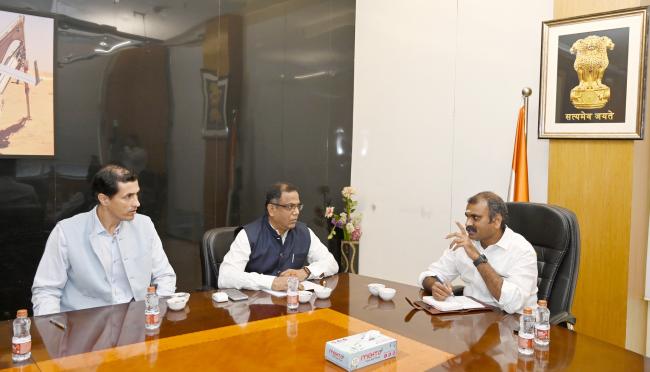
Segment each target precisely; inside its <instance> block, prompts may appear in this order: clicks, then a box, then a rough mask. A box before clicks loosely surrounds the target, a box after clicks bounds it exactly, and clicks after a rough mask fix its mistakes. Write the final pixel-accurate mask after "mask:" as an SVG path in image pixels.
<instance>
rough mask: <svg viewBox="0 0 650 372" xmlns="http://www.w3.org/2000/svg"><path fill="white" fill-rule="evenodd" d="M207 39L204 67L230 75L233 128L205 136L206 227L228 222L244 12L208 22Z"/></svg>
mask: <svg viewBox="0 0 650 372" xmlns="http://www.w3.org/2000/svg"><path fill="white" fill-rule="evenodd" d="M205 27H206V32H205V36H204V40H203V68H204V69H206V70H210V71H212V72H213V73H215V74H216V75H217V76H219V78H222V77H228V96H227V97H226V102H227V107H226V112H224V113H223V114H224V115H225V116H226V117H227V122H228V126H229V127H230V129H231V131H230V132H229V134H228V136H225V137H206V138H205V166H204V172H205V177H204V181H203V189H204V192H203V197H204V202H203V203H204V207H203V215H204V228H205V229H206V230H207V229H210V228H213V227H220V226H226V223H227V221H228V218H227V211H228V194H229V184H230V183H231V182H232V180H231V179H230V178H231V177H232V176H231V175H230V174H231V169H230V168H231V167H232V166H233V165H232V159H230V158H229V154H230V152H231V151H230V148H231V146H233V145H234V144H233V143H232V142H233V138H232V133H233V131H232V129H233V125H234V123H233V122H232V118H233V115H232V111H233V110H238V108H239V101H240V96H241V81H242V21H241V17H240V16H234V15H228V16H221V17H216V18H214V19H212V20H210V21H208V22H207V23H206V26H205Z"/></svg>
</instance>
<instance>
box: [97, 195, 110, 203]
mask: <svg viewBox="0 0 650 372" xmlns="http://www.w3.org/2000/svg"><path fill="white" fill-rule="evenodd" d="M97 200H99V203H100V204H101V205H107V204H108V202H109V201H110V200H111V198H109V197H108V196H106V194H102V193H99V194H97Z"/></svg>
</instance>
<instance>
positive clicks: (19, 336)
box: [11, 309, 32, 362]
mask: <svg viewBox="0 0 650 372" xmlns="http://www.w3.org/2000/svg"><path fill="white" fill-rule="evenodd" d="M31 325H32V322H31V321H30V320H29V318H28V317H27V310H26V309H20V310H18V312H17V313H16V319H14V337H13V338H12V339H11V359H12V360H13V361H14V362H22V361H25V360H27V359H29V358H31V356H32V335H31V334H30V333H29V327H30V326H31Z"/></svg>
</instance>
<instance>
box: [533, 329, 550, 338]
mask: <svg viewBox="0 0 650 372" xmlns="http://www.w3.org/2000/svg"><path fill="white" fill-rule="evenodd" d="M548 333H549V330H548V329H535V337H536V338H537V339H538V340H542V341H548V339H549V337H548V336H549V334H548Z"/></svg>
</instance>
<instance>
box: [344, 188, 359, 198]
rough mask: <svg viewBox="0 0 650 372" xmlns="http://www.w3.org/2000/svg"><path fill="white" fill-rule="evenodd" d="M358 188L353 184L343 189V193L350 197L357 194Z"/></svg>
mask: <svg viewBox="0 0 650 372" xmlns="http://www.w3.org/2000/svg"><path fill="white" fill-rule="evenodd" d="M356 193H357V190H355V189H354V187H352V186H346V187H344V188H343V190H341V194H342V195H343V197H345V198H348V199H350V198H351V197H352V195H354V194H356Z"/></svg>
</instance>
